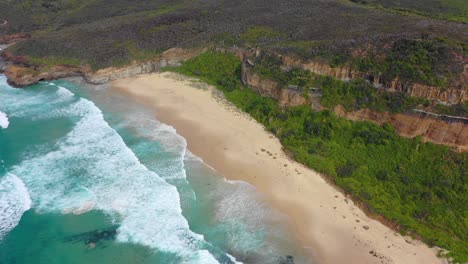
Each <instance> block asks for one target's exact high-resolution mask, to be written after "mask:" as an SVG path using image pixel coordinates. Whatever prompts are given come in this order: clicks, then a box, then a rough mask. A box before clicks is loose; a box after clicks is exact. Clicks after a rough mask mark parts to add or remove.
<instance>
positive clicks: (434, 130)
mask: <svg viewBox="0 0 468 264" xmlns="http://www.w3.org/2000/svg"><path fill="white" fill-rule="evenodd" d="M333 110H334V112H335V113H336V114H337V115H338V116H341V117H345V118H347V119H350V120H354V121H370V122H373V123H375V124H379V125H382V124H384V123H389V124H391V125H392V126H393V127H394V128H395V129H396V131H397V132H398V134H399V135H400V136H403V137H409V138H413V137H416V136H421V137H422V138H423V141H429V142H433V143H436V144H442V145H447V146H451V147H454V148H456V149H457V150H458V151H463V152H465V151H468V125H467V123H466V121H468V120H466V121H465V122H463V121H462V120H460V121H458V122H453V121H449V122H447V121H444V120H440V119H439V118H437V117H428V116H423V115H422V114H416V113H415V114H389V113H379V112H375V111H371V110H369V109H361V110H358V111H353V112H346V111H345V109H344V108H343V107H342V106H337V107H335V109H333Z"/></svg>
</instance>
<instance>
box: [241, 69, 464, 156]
mask: <svg viewBox="0 0 468 264" xmlns="http://www.w3.org/2000/svg"><path fill="white" fill-rule="evenodd" d="M319 68H320V67H318V68H315V69H319ZM320 69H322V70H323V69H327V68H320ZM346 71H347V70H346V69H340V70H338V71H334V74H336V75H335V76H343V77H344V76H345V75H346V74H344V73H345V72H346ZM348 73H350V72H348ZM348 76H349V75H348ZM351 76H352V74H351ZM242 81H243V83H244V84H245V85H246V86H248V87H250V88H251V89H253V90H255V91H257V92H258V93H260V94H261V95H263V96H267V97H271V98H274V99H277V100H278V102H279V104H280V105H281V106H298V105H310V106H311V107H313V108H314V109H317V110H318V109H322V108H323V107H322V106H321V105H320V93H319V92H318V91H309V92H308V94H304V92H303V90H302V89H300V88H297V87H281V86H280V84H279V83H277V82H274V81H272V80H268V79H262V78H260V77H259V76H258V75H257V74H256V73H254V72H253V70H252V68H251V65H250V64H249V63H248V62H247V61H244V63H243V65H242ZM333 111H334V112H335V113H336V114H337V115H338V116H341V117H345V118H347V119H350V120H355V121H370V122H373V123H375V124H379V125H382V124H384V123H389V124H391V125H392V126H393V127H395V129H396V131H397V133H398V134H399V135H400V136H403V137H409V138H413V137H416V136H421V137H422V138H423V140H424V141H429V142H433V143H436V144H442V145H447V146H450V147H453V148H454V149H456V150H458V151H463V152H464V151H468V119H466V118H459V117H450V116H442V115H435V114H430V113H424V112H414V113H405V114H390V113H388V112H383V113H381V112H376V111H372V110H369V109H362V110H358V111H353V112H346V111H345V109H344V108H343V107H342V106H337V107H335V108H334V109H333Z"/></svg>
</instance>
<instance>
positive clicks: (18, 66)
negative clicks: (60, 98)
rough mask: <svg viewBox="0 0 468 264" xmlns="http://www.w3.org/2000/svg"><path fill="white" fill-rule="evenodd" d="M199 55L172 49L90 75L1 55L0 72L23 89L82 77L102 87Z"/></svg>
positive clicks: (85, 70)
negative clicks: (147, 58)
mask: <svg viewBox="0 0 468 264" xmlns="http://www.w3.org/2000/svg"><path fill="white" fill-rule="evenodd" d="M203 51H204V50H203V49H193V50H185V49H180V48H173V49H169V50H167V51H165V52H163V53H162V54H161V55H160V56H158V57H156V58H154V59H153V60H150V61H146V62H140V63H137V62H133V63H132V64H130V65H127V66H125V67H121V68H116V67H111V68H106V69H101V70H98V71H96V72H94V71H92V69H91V67H90V66H89V65H83V66H69V65H56V66H52V67H47V66H37V65H31V64H28V62H27V60H26V58H23V57H21V56H13V55H12V54H11V53H8V52H4V53H3V54H2V56H1V58H0V72H4V74H5V76H6V77H7V79H8V82H9V83H10V84H12V85H13V86H17V87H22V86H27V85H30V84H34V83H37V82H39V81H45V80H54V79H58V78H64V77H73V76H83V77H84V78H85V80H86V81H87V82H89V83H91V84H103V83H106V82H109V81H113V80H117V79H123V78H130V77H134V76H136V75H139V74H145V73H152V72H158V71H159V70H160V69H161V68H162V67H166V66H178V65H180V63H182V62H183V61H185V60H188V59H190V58H193V57H195V56H197V55H198V54H200V53H202V52H203Z"/></svg>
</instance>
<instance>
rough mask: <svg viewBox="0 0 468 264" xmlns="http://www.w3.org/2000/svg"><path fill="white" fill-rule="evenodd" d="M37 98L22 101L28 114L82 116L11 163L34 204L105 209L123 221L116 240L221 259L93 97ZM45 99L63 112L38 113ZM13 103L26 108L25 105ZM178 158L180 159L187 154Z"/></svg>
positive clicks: (188, 257) (191, 257) (188, 259)
mask: <svg viewBox="0 0 468 264" xmlns="http://www.w3.org/2000/svg"><path fill="white" fill-rule="evenodd" d="M32 97H33V98H29V99H27V100H24V101H23V102H24V104H25V105H26V106H25V105H23V114H26V113H31V114H33V115H34V117H33V118H37V119H48V118H56V117H60V116H62V117H68V118H69V119H70V120H77V121H76V123H75V125H74V127H73V129H72V130H71V131H70V132H69V133H68V134H67V135H66V136H65V137H63V138H61V139H59V140H58V143H57V144H56V146H54V147H53V148H50V150H49V151H48V152H47V153H46V154H43V155H38V156H35V157H30V156H28V157H25V160H23V162H22V163H21V164H19V165H16V166H14V167H13V168H12V172H13V173H15V174H16V175H20V176H21V178H22V180H23V181H24V182H25V185H26V186H27V187H28V189H29V192H30V194H31V197H32V200H33V201H32V202H33V207H34V208H36V209H37V210H38V211H39V212H41V211H42V212H62V213H69V212H75V213H82V212H85V211H86V210H91V209H98V210H102V211H104V212H107V213H108V214H109V215H111V216H115V221H117V222H118V223H119V224H120V227H119V229H118V234H117V240H118V241H121V242H131V243H138V244H142V245H145V246H149V247H152V248H155V249H157V250H158V251H165V252H170V253H174V254H177V255H178V256H179V257H181V259H182V261H183V262H185V263H218V262H217V261H216V259H215V258H214V257H213V256H212V255H211V253H210V252H208V251H207V250H206V249H204V248H205V246H206V242H205V241H204V239H203V236H201V235H199V234H196V233H193V232H192V231H191V230H190V229H189V225H188V222H187V220H186V219H185V218H184V217H183V216H182V210H181V208H180V199H179V194H178V192H177V189H176V188H175V187H174V186H172V185H170V184H168V183H167V182H166V181H165V180H164V179H163V178H161V177H160V176H159V175H158V174H156V173H155V172H153V171H150V170H148V169H147V168H146V167H145V166H144V165H142V164H141V163H140V161H139V160H138V158H137V157H136V156H135V154H134V153H133V152H132V151H131V150H130V149H129V148H128V147H127V146H126V145H125V143H124V141H123V140H122V138H121V137H120V136H119V134H118V133H117V132H116V131H115V130H114V129H112V128H111V127H110V126H109V125H108V124H107V122H106V121H105V120H104V118H103V115H102V113H101V111H100V110H99V109H98V108H97V107H96V106H95V105H94V104H93V103H92V102H90V101H88V100H86V99H83V98H79V97H78V98H77V97H76V96H74V95H73V94H72V93H71V92H70V91H68V90H67V89H65V88H63V87H57V90H56V91H55V94H54V95H50V94H49V93H44V94H41V93H39V94H36V95H33V96H32ZM45 98H47V99H48V100H49V101H47V104H51V105H54V104H55V105H56V106H59V107H58V109H55V110H54V109H50V110H51V111H37V110H38V109H39V108H41V109H42V107H43V104H44V101H43V100H44V99H45ZM34 101H35V102H34ZM67 102H68V103H67ZM15 103H17V106H18V108H20V107H21V103H18V102H15ZM45 107H49V106H45ZM25 108H27V109H25ZM38 112H40V114H39V113H38ZM164 129H168V130H170V128H167V127H164V128H163V130H164ZM162 134H164V133H162ZM178 142H179V143H182V144H181V145H177V146H179V147H177V148H182V149H185V148H186V142H183V141H182V142H181V141H178ZM179 150H180V149H179ZM178 155H181V159H182V158H183V155H185V152H179V154H178ZM183 174H184V173H181V174H180V176H178V175H179V173H172V174H171V175H170V176H169V175H167V176H169V178H172V177H181V176H182V175H183ZM182 177H183V176H182ZM22 208H23V209H24V208H25V207H22ZM21 213H22V212H21ZM19 215H21V214H19ZM5 230H6V229H5Z"/></svg>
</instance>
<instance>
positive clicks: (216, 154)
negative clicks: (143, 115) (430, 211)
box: [112, 73, 446, 264]
mask: <svg viewBox="0 0 468 264" xmlns="http://www.w3.org/2000/svg"><path fill="white" fill-rule="evenodd" d="M112 86H113V89H115V90H116V91H118V92H123V93H127V94H129V95H131V96H133V97H134V98H135V99H137V100H140V101H141V102H142V103H146V104H148V105H149V106H150V107H153V108H154V111H155V115H156V117H157V119H158V120H160V121H162V122H164V123H166V124H169V125H171V126H173V127H175V128H176V130H177V132H178V133H179V134H180V135H182V136H183V137H184V138H185V139H186V140H187V142H188V148H189V150H190V151H191V152H192V153H194V154H195V155H197V156H199V157H201V158H202V159H203V160H204V162H205V163H207V164H208V165H209V166H211V167H213V168H214V169H215V170H216V171H217V172H218V173H219V174H221V175H223V176H225V177H226V178H227V179H229V180H241V181H245V182H248V183H250V184H252V185H253V186H255V187H256V188H257V190H258V191H259V192H261V193H262V194H263V195H264V196H265V198H266V199H267V201H268V202H270V203H271V205H272V206H273V207H274V208H276V209H277V210H279V211H280V212H282V213H284V214H285V215H287V216H288V217H289V221H290V224H291V226H292V229H293V230H294V231H295V235H296V236H297V239H298V240H299V242H300V244H301V245H303V246H304V248H305V249H306V250H307V251H308V252H309V253H310V254H311V258H312V259H314V260H315V262H317V263H340V264H341V263H359V264H360V263H424V264H428V263H446V261H445V260H442V259H439V258H437V257H436V254H437V250H436V249H431V248H429V247H428V246H426V245H425V244H423V243H422V242H419V241H415V240H413V239H411V238H408V237H402V236H401V235H399V234H397V233H396V232H395V231H393V230H391V229H389V228H388V227H386V226H384V225H383V224H381V223H379V222H378V221H375V220H373V219H371V218H369V217H367V216H366V215H365V214H364V212H363V211H362V210H361V209H359V208H358V207H357V206H356V205H354V203H353V202H352V201H351V200H349V199H347V198H346V197H345V196H344V195H343V194H342V193H341V192H340V191H338V190H336V189H335V188H334V187H333V186H331V185H330V184H328V183H327V182H326V181H325V180H324V178H323V177H322V176H321V175H319V174H318V173H316V172H314V171H313V170H310V169H308V168H306V167H304V166H303V165H301V164H299V163H297V162H294V161H292V160H291V159H290V158H289V157H288V156H287V155H286V154H285V153H284V152H283V151H282V147H281V144H280V142H279V141H278V139H277V138H276V137H274V136H273V135H272V134H271V133H269V132H267V131H266V130H265V129H264V127H263V126H262V125H261V124H259V123H257V122H255V120H253V119H252V118H251V117H249V116H248V115H247V114H245V113H242V112H240V111H239V110H237V109H236V108H235V107H233V106H232V105H231V104H230V103H228V102H227V101H225V100H224V99H223V98H221V97H220V96H219V92H218V91H216V89H214V88H213V87H210V86H208V85H205V84H202V83H200V82H198V81H196V80H194V79H190V78H188V77H184V76H180V75H177V74H174V73H161V74H152V75H143V76H140V77H137V78H133V79H125V80H119V81H115V82H114V83H113V84H112Z"/></svg>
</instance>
